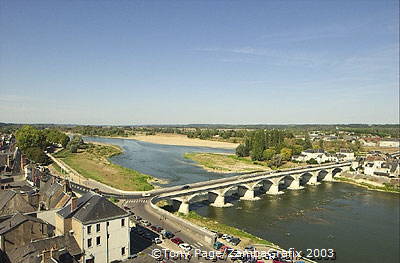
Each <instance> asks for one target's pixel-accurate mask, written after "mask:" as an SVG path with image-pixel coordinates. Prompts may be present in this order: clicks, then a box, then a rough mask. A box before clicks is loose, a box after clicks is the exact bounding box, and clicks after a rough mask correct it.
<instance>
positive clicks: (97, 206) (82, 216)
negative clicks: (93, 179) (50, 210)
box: [57, 192, 129, 223]
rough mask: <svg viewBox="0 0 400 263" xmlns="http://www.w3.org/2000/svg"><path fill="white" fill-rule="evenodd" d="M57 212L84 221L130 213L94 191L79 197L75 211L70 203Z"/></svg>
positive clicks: (88, 221)
mask: <svg viewBox="0 0 400 263" xmlns="http://www.w3.org/2000/svg"><path fill="white" fill-rule="evenodd" d="M57 214H58V215H60V216H62V217H63V218H71V217H73V218H75V219H77V220H79V221H80V222H82V223H93V222H98V221H104V220H109V219H113V218H118V217H124V216H128V215H129V213H128V212H126V211H125V210H124V209H122V208H120V207H119V206H117V205H115V204H113V203H112V202H111V201H109V200H107V199H106V198H105V197H104V196H101V195H99V194H96V193H92V192H90V193H87V194H85V195H83V196H82V197H80V198H79V199H78V202H77V208H76V209H75V210H74V211H71V204H69V205H67V206H65V207H64V208H63V209H61V210H60V211H58V212H57Z"/></svg>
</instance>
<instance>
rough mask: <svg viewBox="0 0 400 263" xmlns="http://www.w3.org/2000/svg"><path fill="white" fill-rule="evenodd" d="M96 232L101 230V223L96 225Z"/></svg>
mask: <svg viewBox="0 0 400 263" xmlns="http://www.w3.org/2000/svg"><path fill="white" fill-rule="evenodd" d="M96 232H100V224H97V225H96Z"/></svg>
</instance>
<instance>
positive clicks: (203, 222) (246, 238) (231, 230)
mask: <svg viewBox="0 0 400 263" xmlns="http://www.w3.org/2000/svg"><path fill="white" fill-rule="evenodd" d="M177 214H178V216H180V217H182V218H184V219H186V220H188V221H190V222H192V223H195V224H197V225H199V226H202V227H206V228H208V229H210V230H213V231H216V232H220V233H224V234H229V235H232V236H235V237H239V238H240V239H241V240H242V244H241V245H242V246H246V245H254V244H260V245H267V246H273V247H276V245H275V244H273V243H272V242H269V241H266V240H264V239H261V238H259V237H257V236H254V235H252V234H250V233H247V232H245V231H243V230H240V229H237V228H235V227H232V226H228V225H225V224H221V223H219V222H216V221H213V220H211V219H209V218H206V217H202V216H200V215H199V214H197V213H196V212H194V211H190V212H189V214H188V215H184V214H182V213H177Z"/></svg>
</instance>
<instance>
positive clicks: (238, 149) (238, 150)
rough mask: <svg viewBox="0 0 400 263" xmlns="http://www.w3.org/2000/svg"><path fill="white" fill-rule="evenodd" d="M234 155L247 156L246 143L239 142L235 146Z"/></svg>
mask: <svg viewBox="0 0 400 263" xmlns="http://www.w3.org/2000/svg"><path fill="white" fill-rule="evenodd" d="M236 155H237V156H239V157H245V156H249V149H248V148H247V147H246V145H244V144H239V146H238V147H236Z"/></svg>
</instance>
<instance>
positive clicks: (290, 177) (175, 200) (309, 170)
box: [158, 162, 351, 214]
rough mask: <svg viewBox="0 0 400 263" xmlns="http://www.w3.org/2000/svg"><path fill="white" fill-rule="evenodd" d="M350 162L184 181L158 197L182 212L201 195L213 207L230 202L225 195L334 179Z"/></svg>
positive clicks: (245, 196)
mask: <svg viewBox="0 0 400 263" xmlns="http://www.w3.org/2000/svg"><path fill="white" fill-rule="evenodd" d="M350 166H351V163H350V162H344V163H336V164H327V165H321V166H312V167H310V166H309V167H306V168H296V169H290V170H285V171H277V172H264V173H257V174H252V175H246V176H235V177H233V178H232V180H225V181H224V182H221V180H212V181H209V182H207V183H205V184H204V183H203V184H201V185H198V184H192V185H187V186H185V187H183V188H181V189H179V190H176V191H171V192H168V193H164V194H161V195H159V199H158V200H167V201H169V202H172V205H173V206H175V207H176V208H177V210H178V211H179V212H181V213H184V214H188V213H189V211H190V204H192V203H195V202H198V200H199V199H201V198H203V200H204V197H205V199H208V202H209V203H210V205H212V206H215V207H227V206H231V205H232V204H230V203H229V202H227V201H226V197H228V196H233V195H235V196H237V197H239V198H240V199H241V200H258V199H260V197H259V196H258V195H261V194H271V195H277V194H282V193H283V190H285V189H289V190H300V189H303V188H304V187H305V186H306V185H318V184H320V182H322V181H333V180H334V176H335V175H337V174H338V173H341V172H344V171H348V170H349V169H350Z"/></svg>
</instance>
